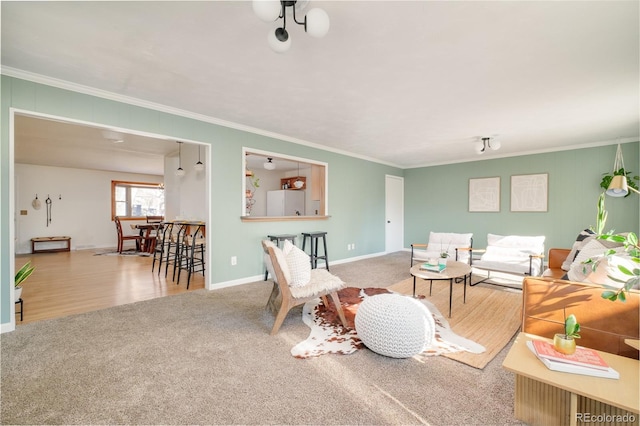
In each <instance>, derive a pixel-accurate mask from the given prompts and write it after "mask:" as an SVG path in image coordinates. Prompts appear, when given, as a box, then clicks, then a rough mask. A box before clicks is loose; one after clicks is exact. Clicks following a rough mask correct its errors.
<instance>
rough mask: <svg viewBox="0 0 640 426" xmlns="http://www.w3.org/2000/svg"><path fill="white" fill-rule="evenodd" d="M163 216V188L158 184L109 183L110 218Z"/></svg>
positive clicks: (116, 181)
mask: <svg viewBox="0 0 640 426" xmlns="http://www.w3.org/2000/svg"><path fill="white" fill-rule="evenodd" d="M114 216H120V217H122V218H124V219H136V218H139V219H142V218H145V217H146V216H164V186H163V185H162V184H158V183H146V182H123V181H119V180H112V181H111V218H112V219H113V217H114Z"/></svg>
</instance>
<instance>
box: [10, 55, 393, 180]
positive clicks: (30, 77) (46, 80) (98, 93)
mask: <svg viewBox="0 0 640 426" xmlns="http://www.w3.org/2000/svg"><path fill="white" fill-rule="evenodd" d="M0 74H2V75H6V76H8V77H14V78H19V79H21V80H26V81H31V82H33V83H39V84H44V85H46V86H51V87H56V88H58V89H64V90H69V91H71V92H77V93H82V94H85V95H90V96H95V97H98V98H103V99H108V100H112V101H115V102H121V103H125V104H128V105H134V106H138V107H141V108H147V109H151V110H155V111H160V112H164V113H167V114H172V115H176V116H180V117H184V118H191V119H193V120H198V121H202V122H205V123H210V124H215V125H217V126H221V127H227V128H230V129H234V130H240V131H243V132H248V133H253V134H256V135H260V136H265V137H268V138H273V139H280V140H282V141H285V142H291V143H294V144H297V145H303V146H306V147H309V148H314V149H318V150H321V151H327V152H332V153H335V154H340V155H345V156H348V157H353V158H358V159H360V160H365V161H371V162H373V163H378V164H383V165H386V166H390V167H397V168H399V169H403V168H404V167H402V166H400V165H398V164H393V163H389V162H385V161H381V160H379V159H377V158H372V157H368V156H365V155H358V154H354V153H352V152H348V151H344V150H341V149H337V148H332V147H328V146H324V145H320V144H317V143H313V142H309V141H305V140H303V139H298V138H294V137H291V136H287V135H282V134H279V133H275V132H270V131H268V130H263V129H258V128H255V127H250V126H246V125H244V124H240V123H235V122H232V121H227V120H222V119H220V118H216V117H210V116H207V115H203V114H198V113H195V112H191V111H186V110H183V109H179V108H174V107H170V106H167V105H162V104H158V103H155V102H149V101H145V100H142V99H138V98H133V97H130V96H125V95H120V94H117V93H113V92H108V91H106V90H101V89H96V88H94V87H89V86H83V85H81V84H77V83H72V82H70V81H66V80H60V79H57V78H53V77H48V76H45V75H42V74H36V73H32V72H29V71H24V70H20V69H17V68H12V67H6V66H5V67H2V69H1V70H0Z"/></svg>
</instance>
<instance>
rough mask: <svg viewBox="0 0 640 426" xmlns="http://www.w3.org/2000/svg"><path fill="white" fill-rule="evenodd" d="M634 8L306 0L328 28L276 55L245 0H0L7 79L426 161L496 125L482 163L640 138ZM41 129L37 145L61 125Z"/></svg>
mask: <svg viewBox="0 0 640 426" xmlns="http://www.w3.org/2000/svg"><path fill="white" fill-rule="evenodd" d="M639 4H640V3H639V2H638V1H620V2H618V1H585V2H580V1H539V2H538V1H526V2H525V1H522V2H517V1H515V2H514V1H486V2H485V1H407V2H404V1H311V2H310V3H309V4H308V6H307V9H306V10H308V9H309V8H311V7H321V8H323V9H325V10H326V11H327V13H328V14H329V16H330V19H331V28H330V30H329V33H328V34H327V36H326V37H324V38H322V39H316V38H313V37H310V36H309V35H307V34H305V33H304V31H303V29H302V27H299V26H297V25H293V24H292V21H291V20H290V19H288V20H287V22H288V25H287V29H288V31H289V34H290V37H291V38H292V40H293V45H292V48H291V50H290V51H288V52H286V53H284V54H277V53H275V52H273V51H271V50H270V48H269V47H268V45H267V42H266V35H267V32H268V30H269V29H271V28H275V27H276V24H275V23H274V24H268V23H265V22H263V21H261V20H259V19H258V18H257V17H256V16H255V14H254V13H253V11H252V8H251V2H248V1H196V2H183V1H180V2H178V1H176V2H172V1H164V2H149V1H137V2H133V1H118V2H110V1H105V2H28V1H16V2H13V1H3V2H2V4H1V7H2V15H1V17H2V39H1V41H2V58H1V62H2V72H3V73H4V74H7V75H14V76H19V77H22V78H32V79H34V80H36V81H38V80H39V81H42V80H43V79H55V80H58V83H59V84H60V85H63V86H65V87H67V86H68V84H67V83H73V84H76V85H81V86H86V87H89V88H93V89H97V90H100V91H105V92H107V93H109V94H110V96H112V94H115V95H117V96H123V97H128V98H133V99H139V100H142V101H145V102H149V103H154V104H157V105H160V106H163V108H165V107H169V108H171V109H173V110H175V111H176V112H179V113H183V114H187V115H193V116H199V117H207V119H210V120H211V121H213V122H219V123H223V124H224V123H226V124H228V125H230V126H232V127H237V128H242V129H249V130H251V131H255V132H257V133H263V134H268V135H272V136H277V137H281V138H283V139H285V140H291V141H294V142H300V143H306V144H311V145H317V146H324V147H327V148H329V149H332V150H336V151H339V152H346V153H351V154H353V155H356V156H359V157H363V158H369V159H373V160H376V161H379V162H382V163H386V164H391V165H396V166H399V167H418V166H423V165H433V164H445V163H452V162H463V161H472V160H477V159H479V157H478V156H477V154H476V153H475V152H474V149H473V142H474V141H475V140H477V139H478V138H479V137H484V136H497V137H499V138H500V140H501V143H502V148H501V149H500V150H499V151H491V152H488V153H486V154H484V156H483V157H482V158H496V157H501V156H513V155H519V154H525V153H533V152H546V151H554V150H559V149H570V148H578V147H584V146H595V145H600V144H606V143H614V142H616V141H622V142H624V141H629V140H638V137H639V133H640V130H639V128H640V77H639V75H640V70H639V64H640V53H639V52H640V47H639V45H640V41H639V40H640V33H639V26H640V25H639V15H640V13H639ZM55 80H51V82H53V84H56V83H55ZM33 124H35V123H33ZM33 131H34V132H36V133H37V132H38V131H39V129H38V127H34V129H33ZM40 133H42V134H40V135H37V134H36V135H31V139H32V140H33V141H34V143H35V142H36V141H37V140H38V139H42V138H55V136H54V135H53V134H52V133H51V129H50V132H49V133H43V132H42V131H40ZM94 133H96V132H94ZM96 135H98V136H96V137H99V135H101V132H97V133H96ZM101 139H102V140H104V137H101ZM167 143H168V144H173V145H172V146H173V148H174V149H175V141H168V142H167ZM95 145H99V143H96V144H95ZM111 145H112V146H113V145H119V144H111ZM141 145H142V146H143V148H141V149H143V150H145V149H146V150H147V151H148V150H149V148H148V147H147V146H146V145H145V144H144V143H142V144H141ZM76 149H77V147H76ZM137 149H138V148H132V150H137ZM41 151H42V150H35V151H33V150H32V151H31V153H34V152H35V153H39V152H41ZM149 154H150V155H160V154H162V153H161V152H152V153H149ZM47 155H49V154H47ZM16 156H17V154H16ZM84 157H85V158H88V157H90V156H88V155H85V156H84ZM16 158H17V157H16ZM122 161H124V160H122ZM32 162H36V163H37V160H32Z"/></svg>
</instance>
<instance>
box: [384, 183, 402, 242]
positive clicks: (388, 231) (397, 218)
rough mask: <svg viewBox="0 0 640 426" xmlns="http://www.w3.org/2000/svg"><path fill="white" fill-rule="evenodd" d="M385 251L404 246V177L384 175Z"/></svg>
mask: <svg viewBox="0 0 640 426" xmlns="http://www.w3.org/2000/svg"><path fill="white" fill-rule="evenodd" d="M385 212H386V217H385V221H386V224H385V251H386V252H387V253H392V252H394V251H400V250H402V249H403V248H404V178H402V177H398V176H391V175H386V176H385Z"/></svg>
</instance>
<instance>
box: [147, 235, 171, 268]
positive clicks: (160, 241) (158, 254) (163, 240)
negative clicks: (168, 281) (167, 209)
mask: <svg viewBox="0 0 640 426" xmlns="http://www.w3.org/2000/svg"><path fill="white" fill-rule="evenodd" d="M172 230H173V223H171V222H169V223H161V224H160V227H159V228H158V230H157V231H156V243H155V247H154V248H153V263H152V264H151V272H153V271H154V270H155V268H156V261H158V262H159V263H158V275H160V269H161V268H162V258H163V256H164V253H165V251H166V250H167V246H168V245H169V237H168V235H171V231H172Z"/></svg>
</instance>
